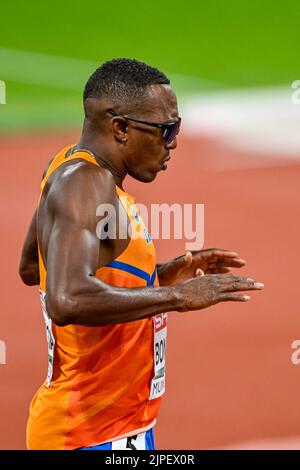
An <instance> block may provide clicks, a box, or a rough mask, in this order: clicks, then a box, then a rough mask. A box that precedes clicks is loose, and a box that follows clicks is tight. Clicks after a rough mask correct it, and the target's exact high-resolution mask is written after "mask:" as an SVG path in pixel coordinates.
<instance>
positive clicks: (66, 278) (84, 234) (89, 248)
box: [46, 218, 99, 308]
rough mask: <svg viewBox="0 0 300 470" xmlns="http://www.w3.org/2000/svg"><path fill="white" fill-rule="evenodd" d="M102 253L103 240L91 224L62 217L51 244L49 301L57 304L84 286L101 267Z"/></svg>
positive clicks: (48, 258)
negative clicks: (98, 266) (77, 222)
mask: <svg viewBox="0 0 300 470" xmlns="http://www.w3.org/2000/svg"><path fill="white" fill-rule="evenodd" d="M98 257H99V240H98V238H97V236H96V233H95V231H94V230H92V229H91V227H82V226H78V224H76V223H75V222H74V221H71V220H70V219H66V220H63V219H61V218H58V220H56V221H55V223H54V225H53V228H52V230H51V234H50V237H49V244H48V256H47V283H46V292H47V299H48V303H50V304H51V305H52V306H53V307H54V308H55V306H57V305H58V304H59V303H60V302H61V301H64V300H66V299H68V298H71V297H72V296H73V295H76V294H77V293H78V292H80V291H82V290H84V289H85V286H86V283H88V278H89V276H90V275H93V274H94V273H95V271H96V269H97V261H98Z"/></svg>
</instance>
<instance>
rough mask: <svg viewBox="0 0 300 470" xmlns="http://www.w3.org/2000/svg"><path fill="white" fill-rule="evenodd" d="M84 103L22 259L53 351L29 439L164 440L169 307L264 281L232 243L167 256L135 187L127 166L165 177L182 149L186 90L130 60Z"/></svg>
mask: <svg viewBox="0 0 300 470" xmlns="http://www.w3.org/2000/svg"><path fill="white" fill-rule="evenodd" d="M84 110H85V120H84V126H83V132H82V136H81V139H80V141H79V142H78V144H76V145H73V146H72V145H71V146H68V147H66V148H65V149H63V150H62V151H61V152H60V153H59V154H58V155H57V156H56V157H55V158H54V159H53V161H52V162H51V163H50V165H49V166H48V168H47V169H46V170H45V174H44V178H43V182H42V191H41V198H40V202H39V206H38V209H37V211H36V213H35V215H34V216H33V219H32V222H31V224H30V227H29V230H28V233H27V236H26V239H25V242H24V247H23V252H22V257H21V263H20V274H21V277H22V279H23V281H24V282H25V283H26V284H29V285H36V284H37V283H40V293H41V300H42V307H43V314H44V318H45V323H46V329H47V338H48V356H49V364H48V375H47V379H46V381H45V383H44V384H43V385H42V386H41V387H40V388H39V390H38V392H37V393H36V395H35V397H34V398H33V400H32V403H31V406H30V414H29V420H28V425H27V444H28V448H29V449H67V450H71V449H95V450H98V449H99V450H100V449H126V448H129V449H133V448H136V449H153V448H154V440H153V427H154V425H155V423H156V418H157V414H158V410H159V405H160V401H161V396H162V395H163V393H164V390H165V346H166V332H167V327H166V322H167V312H170V311H177V312H186V311H189V310H200V309H203V308H207V307H209V306H211V305H214V304H216V303H218V302H223V301H241V302H244V301H246V300H248V299H249V296H246V295H245V294H244V293H243V292H242V291H248V290H259V289H261V288H262V287H263V284H261V283H257V282H255V281H253V280H252V279H249V278H247V277H243V276H238V275H234V274H231V273H230V272H229V271H230V268H231V267H237V268H239V267H242V266H244V264H245V262H244V261H243V260H242V259H240V258H239V257H238V255H237V253H234V252H230V251H227V250H220V249H209V250H201V251H196V252H192V253H191V252H187V253H186V254H185V255H183V256H180V257H178V258H175V259H174V260H171V261H170V262H168V263H165V264H161V265H157V263H156V257H155V249H154V246H153V243H152V241H151V238H150V237H149V234H148V232H147V230H146V227H145V226H144V223H143V220H142V218H141V216H140V213H139V211H138V209H137V207H136V205H135V201H134V198H133V197H132V196H131V195H130V194H128V193H127V192H126V191H125V190H124V188H123V182H124V179H125V177H126V175H130V176H132V177H133V178H135V179H137V180H139V181H142V182H145V183H149V182H151V181H153V180H154V179H155V177H156V176H157V174H158V173H159V172H160V171H161V170H165V169H166V168H167V161H168V160H169V159H170V152H171V150H173V149H175V147H176V145H177V141H176V136H177V134H178V132H179V127H180V118H179V115H178V110H177V102H176V96H175V94H174V92H173V91H172V89H171V87H170V84H169V80H168V78H167V77H166V76H165V75H164V74H163V73H161V72H160V71H158V70H157V69H155V68H152V67H150V66H148V65H146V64H144V63H141V62H138V61H136V60H131V59H115V60H112V61H110V62H106V63H105V64H103V65H102V66H101V67H100V68H99V69H97V70H96V71H95V72H94V74H93V75H92V76H91V77H90V79H89V80H88V82H87V84H86V86H85V90H84ZM103 207H104V208H105V209H107V208H113V210H114V217H109V218H107V213H105V214H104V212H105V211H104V212H101V208H103ZM99 208H100V212H99ZM101 223H102V225H101ZM99 224H100V225H99ZM109 225H110V227H109ZM111 225H113V229H114V230H111ZM124 230H125V232H124ZM121 232H122V234H124V233H126V234H127V236H126V237H124V236H121ZM112 233H114V234H115V236H112V235H111V234H112ZM128 234H129V235H128ZM133 234H135V235H136V234H139V235H138V236H133Z"/></svg>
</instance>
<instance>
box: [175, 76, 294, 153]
mask: <svg viewBox="0 0 300 470" xmlns="http://www.w3.org/2000/svg"><path fill="white" fill-rule="evenodd" d="M292 91H293V90H292V88H291V84H287V85H286V86H284V87H270V88H269V87H268V88H261V89H247V90H238V91H228V92H215V93H208V94H205V95H192V96H189V97H186V98H185V99H184V100H183V103H182V106H181V111H182V115H183V130H184V131H185V134H186V135H190V136H192V137H201V136H209V137H211V138H213V139H217V140H218V141H220V142H221V143H222V144H224V145H226V146H227V148H228V147H229V148H232V149H236V150H238V151H241V152H248V154H249V152H250V153H254V154H263V155H264V156H265V157H266V158H268V157H270V158H272V159H274V158H276V155H278V156H279V157H280V158H282V157H284V156H286V157H289V158H292V159H297V160H298V159H299V158H300V104H298V105H297V104H293V102H292Z"/></svg>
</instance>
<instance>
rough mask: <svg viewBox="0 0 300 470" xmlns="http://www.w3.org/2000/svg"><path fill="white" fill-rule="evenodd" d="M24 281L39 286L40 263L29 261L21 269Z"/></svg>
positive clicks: (28, 284)
mask: <svg viewBox="0 0 300 470" xmlns="http://www.w3.org/2000/svg"><path fill="white" fill-rule="evenodd" d="M19 273H20V276H21V278H22V281H23V282H24V284H26V285H27V286H37V285H39V283H40V274H39V265H38V263H37V262H34V261H33V262H32V263H27V264H26V266H20V269H19Z"/></svg>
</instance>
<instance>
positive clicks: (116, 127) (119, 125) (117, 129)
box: [111, 116, 127, 144]
mask: <svg viewBox="0 0 300 470" xmlns="http://www.w3.org/2000/svg"><path fill="white" fill-rule="evenodd" d="M111 126H112V131H113V134H114V137H115V139H116V140H117V141H118V142H119V143H120V144H124V143H125V142H127V121H126V119H124V118H123V117H121V116H115V117H113V118H112V120H111Z"/></svg>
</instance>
